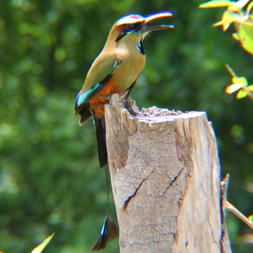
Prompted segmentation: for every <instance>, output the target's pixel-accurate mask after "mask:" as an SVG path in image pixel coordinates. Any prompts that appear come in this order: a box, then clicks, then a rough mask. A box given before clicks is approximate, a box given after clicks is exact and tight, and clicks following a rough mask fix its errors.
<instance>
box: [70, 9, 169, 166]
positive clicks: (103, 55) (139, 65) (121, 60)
mask: <svg viewBox="0 0 253 253" xmlns="http://www.w3.org/2000/svg"><path fill="white" fill-rule="evenodd" d="M170 16H172V14H171V12H169V11H164V12H160V13H155V14H152V15H149V16H147V17H143V16H141V15H138V14H131V15H128V16H125V17H122V18H120V19H119V20H118V21H117V22H116V23H115V24H114V25H113V26H112V28H111V30H110V32H109V35H108V38H107V40H106V43H105V45H104V48H103V49H102V51H101V52H100V54H99V55H98V56H97V58H96V59H95V61H94V62H93V64H92V65H91V67H90V69H89V71H88V73H87V75H86V78H85V81H84V84H83V87H82V89H81V90H80V92H79V93H78V94H77V96H76V99H75V111H76V113H78V114H79V115H80V117H81V118H80V123H81V124H82V123H83V122H84V121H85V120H87V119H88V118H89V117H90V116H91V115H93V116H94V119H95V125H96V134H97V144H98V155H99V161H100V165H101V166H102V167H103V166H105V165H107V152H106V142H105V123H104V104H105V103H108V102H109V99H110V96H111V95H112V94H113V93H118V94H120V95H123V94H128V93H129V92H130V89H131V88H132V87H133V85H134V84H135V81H136V79H137V78H138V77H139V75H140V73H141V72H142V70H143V68H144V65H145V54H144V48H143V40H144V38H145V37H146V35H147V34H149V33H150V32H152V31H158V30H165V29H168V28H171V27H173V26H172V25H150V23H151V22H153V21H155V20H159V19H162V18H167V17H170Z"/></svg>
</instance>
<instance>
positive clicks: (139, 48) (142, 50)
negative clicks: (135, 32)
mask: <svg viewBox="0 0 253 253" xmlns="http://www.w3.org/2000/svg"><path fill="white" fill-rule="evenodd" d="M136 47H137V48H138V50H139V51H140V53H141V54H143V55H144V54H145V51H144V46H143V41H142V40H141V41H140V43H138V44H137V46H136Z"/></svg>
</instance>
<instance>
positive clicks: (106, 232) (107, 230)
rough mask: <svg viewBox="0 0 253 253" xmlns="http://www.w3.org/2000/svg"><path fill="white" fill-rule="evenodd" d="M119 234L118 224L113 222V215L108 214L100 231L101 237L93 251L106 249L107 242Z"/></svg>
mask: <svg viewBox="0 0 253 253" xmlns="http://www.w3.org/2000/svg"><path fill="white" fill-rule="evenodd" d="M118 235H119V229H118V226H117V225H116V224H115V223H114V222H113V220H112V218H111V217H109V216H106V217H105V220H104V223H103V225H102V228H101V231H100V235H99V238H98V240H97V242H96V244H95V246H94V247H93V248H92V251H98V250H103V249H105V247H106V245H107V242H108V241H110V240H112V239H115V238H116V237H117V236H118Z"/></svg>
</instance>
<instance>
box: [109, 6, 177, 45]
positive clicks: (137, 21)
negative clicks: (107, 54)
mask: <svg viewBox="0 0 253 253" xmlns="http://www.w3.org/2000/svg"><path fill="white" fill-rule="evenodd" d="M171 16H172V13H171V12H169V11H164V12H159V13H154V14H151V15H149V16H147V17H144V16H141V15H138V14H130V15H127V16H124V17H122V18H120V19H119V20H118V21H117V22H116V23H115V24H114V25H113V27H112V29H111V32H110V34H111V35H112V37H113V38H110V39H113V40H115V41H116V42H119V41H122V40H136V42H137V41H140V40H143V39H144V38H145V36H146V35H147V34H149V33H150V32H153V31H160V30H167V29H170V28H173V27H174V25H165V24H160V25H159V24H156V25H152V24H151V23H152V22H153V21H156V20H160V19H163V18H168V17H171Z"/></svg>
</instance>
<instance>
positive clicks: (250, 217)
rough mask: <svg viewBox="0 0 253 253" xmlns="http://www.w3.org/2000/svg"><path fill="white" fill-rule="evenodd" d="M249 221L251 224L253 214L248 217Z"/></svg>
mask: <svg viewBox="0 0 253 253" xmlns="http://www.w3.org/2000/svg"><path fill="white" fill-rule="evenodd" d="M248 219H249V221H250V222H251V223H253V214H252V215H250V216H249V217H248Z"/></svg>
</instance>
